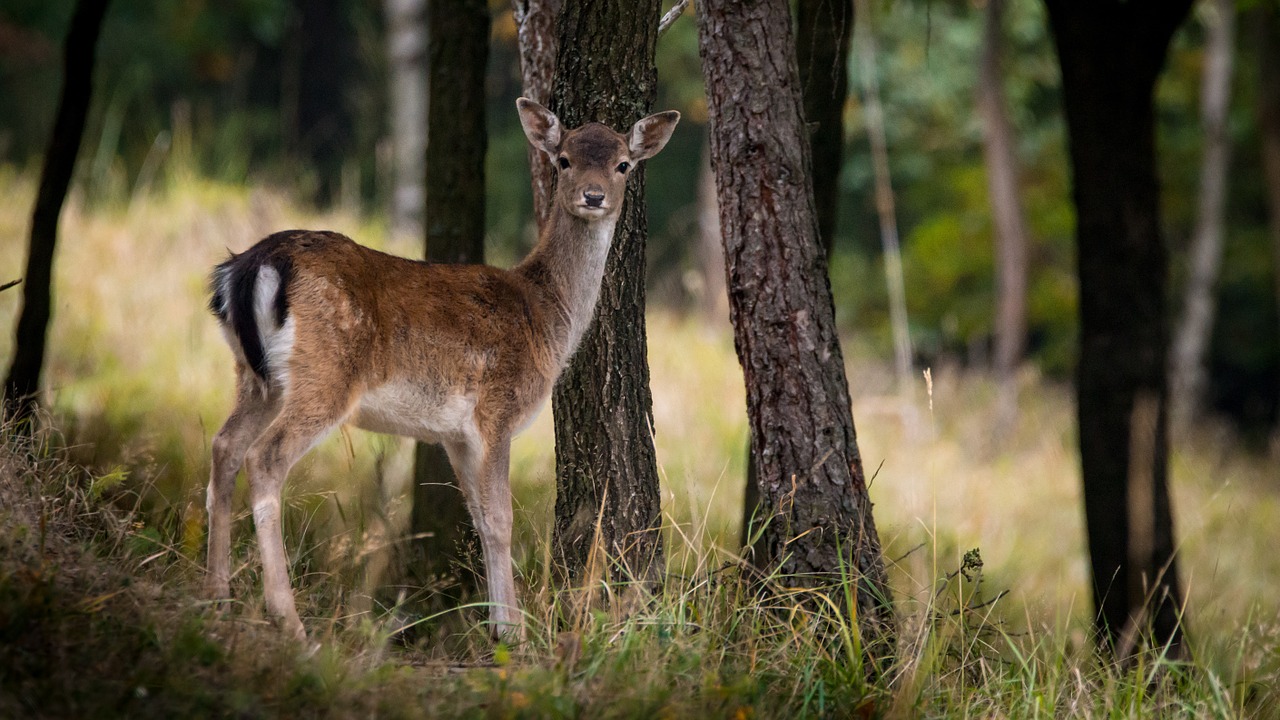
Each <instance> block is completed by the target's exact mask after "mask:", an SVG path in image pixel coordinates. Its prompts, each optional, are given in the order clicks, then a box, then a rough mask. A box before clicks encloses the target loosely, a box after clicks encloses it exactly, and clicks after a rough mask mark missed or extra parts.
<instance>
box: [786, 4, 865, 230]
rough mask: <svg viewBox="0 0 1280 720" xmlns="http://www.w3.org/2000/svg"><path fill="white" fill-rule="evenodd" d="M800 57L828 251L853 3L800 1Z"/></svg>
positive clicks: (841, 145)
mask: <svg viewBox="0 0 1280 720" xmlns="http://www.w3.org/2000/svg"><path fill="white" fill-rule="evenodd" d="M796 11H797V17H796V59H797V61H798V63H799V65H800V87H801V94H802V96H803V97H804V119H805V122H806V123H808V124H809V131H810V135H809V143H810V146H811V147H812V149H813V152H812V153H811V156H812V158H813V204H814V212H815V213H816V214H817V217H818V237H819V238H820V239H821V240H822V247H823V249H824V250H825V251H826V253H827V255H830V254H831V248H832V246H833V245H834V244H835V238H836V211H837V210H838V209H839V203H838V202H837V200H838V198H839V191H840V168H841V166H842V165H843V164H844V163H843V161H844V104H845V99H846V98H847V97H848V94H849V38H850V36H852V35H853V3H852V2H850V1H849V0H800V2H799V3H797V7H796Z"/></svg>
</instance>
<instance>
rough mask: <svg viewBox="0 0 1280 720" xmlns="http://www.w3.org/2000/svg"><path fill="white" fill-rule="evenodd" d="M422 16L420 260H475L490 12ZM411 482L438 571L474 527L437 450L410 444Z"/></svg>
mask: <svg viewBox="0 0 1280 720" xmlns="http://www.w3.org/2000/svg"><path fill="white" fill-rule="evenodd" d="M426 12H427V147H426V152H427V157H426V163H427V166H426V198H425V200H426V212H425V215H426V217H425V227H426V257H427V260H428V261H431V262H441V263H482V262H484V210H485V208H484V155H485V150H486V147H487V145H488V137H487V135H486V130H485V82H484V81H485V66H486V64H487V61H488V56H489V9H488V6H487V5H486V3H485V2H484V0H427V3H426ZM413 480H414V491H413V517H412V521H411V527H412V529H413V532H414V533H415V534H427V535H428V537H425V538H422V539H420V540H419V541H417V546H418V548H419V549H420V551H421V553H422V558H420V559H418V560H419V562H420V563H425V564H422V565H420V567H421V568H423V569H424V570H425V571H426V573H436V574H445V573H447V572H448V571H449V569H450V567H451V566H454V565H456V564H457V561H458V560H460V559H461V558H460V557H459V551H460V548H461V547H462V546H463V545H464V544H466V543H468V542H469V541H471V539H472V538H473V536H474V530H473V529H472V525H471V519H470V516H469V515H468V513H467V510H466V504H465V502H464V501H463V498H462V493H461V492H460V491H459V490H458V486H457V480H456V478H455V477H454V474H453V469H452V467H451V466H450V465H449V459H448V457H447V456H446V455H445V452H444V449H443V448H441V447H440V446H439V445H425V444H419V445H418V446H417V454H416V456H415V457H414V478H413ZM459 580H460V581H461V582H462V584H463V585H464V586H470V585H471V584H472V583H473V582H474V578H472V577H471V576H470V575H469V574H464V575H463V576H462V577H460V578H459Z"/></svg>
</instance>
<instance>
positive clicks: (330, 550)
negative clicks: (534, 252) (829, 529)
mask: <svg viewBox="0 0 1280 720" xmlns="http://www.w3.org/2000/svg"><path fill="white" fill-rule="evenodd" d="M31 185H32V183H31V179H30V178H29V177H27V176H25V175H19V174H15V173H13V172H12V171H6V170H3V169H0V193H3V194H4V196H5V197H7V198H8V199H9V202H7V203H6V204H5V209H0V281H3V280H5V279H10V278H16V277H19V276H20V274H21V272H22V268H21V262H22V258H23V257H24V252H23V248H22V242H23V239H24V238H25V229H26V222H27V218H26V214H25V212H26V211H25V209H26V208H29V207H30V198H31ZM285 227H315V228H325V229H334V230H339V231H342V232H346V233H347V234H349V235H351V236H352V237H355V238H357V239H358V240H360V241H362V242H366V243H368V244H372V245H375V246H377V247H381V248H383V249H387V250H389V251H392V252H398V253H401V254H406V255H412V254H416V248H415V242H414V241H413V240H412V239H407V238H393V237H390V234H389V233H388V232H387V231H386V228H385V227H382V226H380V225H378V224H377V223H375V222H372V221H369V220H367V219H363V218H361V217H360V216H359V215H358V214H356V213H354V212H344V211H341V210H338V211H334V212H329V213H323V214H321V213H316V212H313V211H306V210H303V209H301V208H300V207H298V206H296V205H294V204H292V203H290V202H289V201H288V200H287V199H286V198H284V197H283V196H280V195H276V194H273V193H271V192H269V191H263V190H253V191H250V190H245V189H242V188H234V187H229V186H225V185H219V184H215V183H209V182H205V181H202V180H200V179H198V178H196V177H194V176H192V177H186V178H180V181H178V182H171V183H169V185H168V187H167V188H166V189H164V190H162V191H156V192H154V193H151V192H148V193H142V194H140V195H139V196H138V197H136V198H134V199H133V201H131V202H129V203H123V204H121V203H116V204H108V203H98V204H95V206H94V207H93V208H92V210H91V211H90V210H88V209H86V203H85V202H84V201H83V199H82V198H78V197H73V198H72V201H71V203H70V204H69V206H68V209H67V211H66V212H65V213H64V219H63V226H62V233H61V245H60V248H59V255H58V266H57V272H56V294H55V307H56V316H55V319H54V325H53V327H52V330H51V335H50V342H51V345H50V357H49V358H48V360H47V363H46V367H47V372H48V379H47V384H48V386H49V387H50V388H51V397H52V399H53V403H52V406H51V411H50V416H49V418H48V422H49V425H50V427H51V428H52V429H51V430H50V431H49V432H47V433H45V434H42V435H39V436H38V440H37V441H35V442H33V443H23V442H20V441H17V440H15V439H13V438H10V439H9V440H8V441H7V442H6V444H5V445H4V447H3V449H0V717H11V716H12V717H28V716H30V717H34V716H47V717H108V716H127V717H172V716H226V715H233V716H238V717H275V716H299V717H309V716H317V715H327V716H337V717H374V716H376V717H544V716H550V717H581V718H596V717H655V716H657V717H733V718H748V717H761V718H763V717H831V716H835V717H849V716H855V717H859V716H861V717H879V716H885V717H918V716H976V717H1004V716H1013V717H1038V716H1051V717H1109V718H1110V717H1170V716H1185V717H1240V716H1252V717H1277V716H1280V601H1278V600H1277V599H1276V597H1277V596H1276V588H1278V587H1280V553H1277V552H1276V548H1277V545H1276V540H1275V538H1276V534H1275V528H1276V527H1277V526H1280V485H1278V484H1277V483H1280V464H1278V463H1277V460H1276V459H1275V456H1274V455H1269V454H1268V452H1267V449H1266V448H1265V447H1252V446H1249V445H1248V444H1247V443H1245V442H1243V441H1242V440H1240V439H1239V438H1237V437H1236V436H1235V435H1234V434H1233V433H1232V432H1231V431H1230V430H1229V429H1227V428H1225V427H1224V426H1221V425H1218V424H1215V423H1206V424H1204V425H1201V426H1199V427H1197V428H1196V432H1195V433H1194V435H1192V436H1191V437H1189V438H1187V439H1186V440H1184V441H1181V442H1179V443H1178V444H1177V445H1176V447H1175V449H1174V453H1173V459H1172V466H1171V484H1172V489H1173V494H1174V511H1175V521H1176V531H1177V537H1178V540H1179V546H1178V552H1179V556H1178V557H1179V562H1180V563H1181V565H1180V570H1181V572H1182V575H1183V578H1184V580H1185V584H1186V591H1187V602H1186V611H1185V618H1186V625H1187V628H1188V632H1189V638H1190V649H1191V655H1190V659H1188V660H1174V659H1172V658H1168V657H1165V656H1164V655H1163V654H1162V653H1160V652H1159V651H1158V650H1157V651H1153V652H1151V653H1149V654H1147V655H1144V656H1142V657H1141V658H1140V659H1139V660H1138V661H1137V662H1135V663H1133V664H1132V665H1130V666H1128V667H1126V668H1117V667H1115V666H1112V665H1109V664H1107V663H1104V662H1102V661H1100V660H1099V659H1098V658H1097V657H1096V655H1095V654H1094V653H1093V652H1092V649H1091V648H1092V647H1093V644H1092V638H1091V637H1090V635H1089V627H1090V624H1089V614H1090V599H1089V593H1088V590H1087V577H1088V576H1087V566H1086V564H1085V542H1084V535H1083V527H1082V511H1081V505H1080V490H1079V479H1078V473H1079V470H1078V457H1077V455H1076V451H1075V436H1074V429H1073V422H1074V413H1073V411H1072V405H1071V401H1070V395H1069V388H1067V387H1065V386H1064V385H1062V384H1060V383H1055V382H1051V381H1048V380H1045V379H1043V378H1040V377H1038V376H1037V375H1036V373H1035V372H1034V370H1031V369H1027V370H1026V371H1024V373H1023V375H1022V377H1021V378H1020V380H1019V382H1020V399H1019V416H1018V422H1017V423H1016V425H1015V426H1014V427H1013V429H1012V430H1011V431H1010V432H1008V433H1005V434H1003V436H1001V435H1000V434H998V433H997V432H996V431H995V430H994V428H995V427H996V426H997V423H996V415H997V412H996V391H995V387H994V385H993V384H992V383H991V382H990V381H989V379H988V378H987V377H985V376H984V375H982V374H981V373H977V372H970V371H966V370H964V369H962V368H959V367H957V366H954V365H946V366H941V367H934V368H930V371H931V379H932V380H931V383H930V384H929V385H928V386H926V383H925V381H924V379H923V377H922V378H921V379H920V382H919V384H918V387H917V388H916V394H915V397H914V398H912V399H911V401H910V402H909V403H908V404H906V405H904V402H903V401H902V400H901V399H900V398H899V397H898V396H897V395H896V394H894V392H893V390H892V388H893V387H894V380H893V377H892V375H891V369H890V367H889V365H888V363H886V362H885V360H884V359H883V358H880V357H878V356H877V355H876V353H875V352H874V351H873V349H872V346H871V345H870V344H868V343H864V342H861V341H860V340H859V338H858V333H857V328H856V324H855V323H849V325H848V328H849V329H850V331H851V333H850V334H849V335H847V336H846V339H845V353H846V359H847V361H848V372H849V378H850V387H851V393H852V395H853V409H854V417H855V420H856V421H857V424H858V431H859V436H858V439H859V446H860V449H861V452H862V456H863V460H864V463H865V465H866V469H867V474H868V477H873V478H874V479H873V482H872V488H871V494H872V498H873V500H874V501H875V503H876V505H875V512H876V521H877V524H878V526H879V530H880V534H881V538H882V540H883V542H884V546H885V555H886V558H887V559H888V561H889V562H890V564H891V576H892V584H893V587H894V592H895V602H896V606H897V613H898V618H899V624H900V628H901V633H900V639H899V643H898V646H897V648H896V650H895V652H894V654H893V660H892V662H891V663H890V664H889V666H888V667H887V668H886V670H885V671H884V672H883V673H881V674H879V675H875V676H873V677H869V673H868V672H867V670H866V668H863V667H862V666H861V664H860V660H859V658H860V653H859V652H858V639H857V637H856V634H855V633H853V632H851V628H849V627H848V626H847V625H845V624H843V621H841V620H840V619H839V615H838V613H837V614H834V615H832V616H824V615H822V614H821V613H819V614H814V613H812V612H809V611H806V610H803V609H800V606H799V605H798V604H797V603H796V602H795V600H794V598H792V599H788V598H787V597H785V596H772V595H766V596H759V595H756V594H754V593H753V592H752V591H751V590H750V588H748V587H746V586H745V585H744V584H743V583H742V582H739V579H738V575H737V572H736V569H735V568H736V562H737V560H738V557H737V553H736V549H737V547H738V537H737V536H738V527H739V522H740V518H741V508H742V499H741V495H742V488H741V485H742V480H741V478H742V477H743V466H744V452H745V444H746V443H745V438H746V420H745V411H744V409H743V389H742V376H741V373H740V371H739V369H738V366H737V362H736V359H735V357H734V354H733V345H732V338H731V334H730V332H729V329H728V327H727V325H725V324H724V323H714V322H710V321H708V320H706V319H704V318H701V317H696V316H688V315H682V314H679V313H676V312H674V311H665V310H655V311H652V312H651V313H650V316H649V340H650V364H651V374H652V382H653V394H654V416H655V427H656V437H655V442H656V445H657V450H658V459H659V465H660V474H661V478H662V482H663V503H664V522H665V526H666V538H667V541H668V547H669V556H670V560H669V566H668V577H667V580H666V583H665V585H664V586H663V588H662V590H661V591H660V592H659V593H658V595H657V596H656V597H652V598H649V599H648V601H646V602H642V603H638V604H637V603H635V602H633V601H631V600H629V599H627V598H631V597H632V594H630V593H611V592H609V591H606V590H603V589H601V586H600V585H599V584H598V583H597V584H588V585H587V587H586V588H585V589H582V588H580V589H564V588H561V587H559V586H558V585H557V583H555V582H554V581H552V580H551V579H550V577H551V573H550V572H549V570H548V567H547V566H548V563H547V561H546V557H547V555H548V554H549V552H548V547H549V538H548V533H549V528H550V516H551V508H552V504H553V493H554V450H553V443H552V431H551V425H550V412H549V410H544V412H543V413H542V415H541V416H540V417H539V419H538V420H537V421H535V423H534V425H533V426H532V427H531V428H530V429H529V430H528V431H526V433H525V434H524V435H522V436H521V437H520V438H519V439H518V440H517V442H516V444H515V446H514V448H513V460H512V469H513V486H514V491H515V495H516V516H517V524H518V527H517V540H516V545H517V547H518V548H519V550H518V551H517V561H518V564H519V567H520V574H521V577H520V585H522V587H523V588H524V600H525V602H526V606H527V610H528V613H529V621H528V622H529V637H528V639H527V640H526V641H525V642H524V643H521V644H515V645H512V646H507V645H501V644H497V645H495V644H494V643H493V642H491V641H490V640H488V639H487V636H486V635H485V632H484V629H483V627H481V626H480V621H481V620H482V618H483V616H484V607H483V605H482V603H480V602H473V598H470V597H464V598H463V599H462V601H461V606H458V605H457V604H456V603H455V602H453V601H443V600H441V597H440V595H439V594H438V593H435V592H434V589H431V588H429V589H427V590H423V589H421V587H420V585H418V586H415V585H414V584H413V583H411V582H408V581H406V580H405V578H406V573H407V569H406V568H405V567H403V565H404V561H403V559H402V557H401V555H400V553H398V552H397V550H398V548H401V547H403V546H404V544H405V542H404V536H405V533H406V527H405V526H406V522H407V518H406V515H407V512H406V507H405V504H406V498H405V494H406V492H405V491H406V484H407V477H408V474H409V467H410V464H411V449H410V445H409V444H408V443H406V442H404V441H401V440H397V439H394V438H386V437H381V436H376V435H371V434H366V433H363V432H360V431H355V430H351V431H344V432H342V433H338V434H336V435H335V437H334V438H331V439H330V440H329V441H327V442H325V443H324V444H322V445H321V446H320V447H319V448H318V449H317V450H316V451H314V452H313V453H312V454H311V455H310V456H309V457H308V458H307V459H305V460H304V461H303V462H302V463H300V464H299V467H298V468H297V469H295V471H294V473H293V475H292V476H291V484H290V487H289V489H288V490H287V491H286V504H287V506H288V510H287V514H286V515H287V516H286V526H287V533H288V537H287V539H286V543H287V545H288V546H289V548H290V549H291V551H292V556H291V559H292V561H293V564H294V575H295V577H296V578H297V580H296V581H295V586H296V587H297V589H298V593H297V594H298V597H299V603H300V607H301V610H302V613H303V616H304V620H305V622H306V624H307V627H308V631H309V632H310V633H311V635H312V637H313V639H314V641H315V644H314V645H311V646H308V647H297V646H294V645H292V644H290V643H287V642H284V641H282V640H281V639H280V638H279V637H278V634H277V633H276V632H275V630H274V628H273V627H272V626H271V625H270V624H269V623H268V622H266V621H265V620H264V619H263V610H262V603H261V597H260V585H259V584H258V583H257V581H258V570H257V563H256V557H255V550H254V547H253V542H252V529H251V525H252V523H251V521H250V519H249V515H248V512H247V510H246V505H245V503H244V494H245V490H244V487H243V481H241V485H242V486H241V487H240V488H239V489H238V491H237V500H236V503H237V505H236V507H237V510H238V513H239V514H238V518H237V527H236V535H235V542H236V558H235V562H236V568H235V570H236V577H235V580H234V583H233V584H234V589H235V591H236V594H237V601H236V602H235V603H234V604H233V605H232V606H231V607H214V606H211V605H209V604H208V603H206V602H205V601H203V600H202V599H201V596H200V592H199V588H200V575H201V563H202V562H203V548H202V544H203V533H204V518H203V485H204V483H205V481H206V476H207V472H208V443H209V438H210V437H211V436H212V434H213V432H214V431H215V430H216V428H217V426H218V424H219V423H220V422H221V421H222V419H223V417H224V415H225V413H226V412H227V411H228V409H229V406H230V399H231V384H232V373H231V359H230V354H229V351H228V350H227V349H226V347H225V345H224V344H223V342H222V340H221V338H220V336H219V334H218V331H217V329H216V327H215V326H214V323H213V321H212V319H211V318H210V317H209V315H208V313H207V312H206V310H205V276H206V273H207V271H208V269H209V268H210V267H211V265H212V264H213V263H215V262H217V261H219V260H220V259H222V258H223V257H225V255H226V252H227V250H228V249H231V250H237V251H238V250H241V249H243V248H245V247H246V246H247V245H248V244H250V243H251V242H253V241H254V240H255V239H257V238H259V237H262V236H263V235H265V234H267V233H268V232H270V231H272V230H276V229H281V228H285ZM507 261H509V258H508V259H499V260H498V264H505V262H507ZM18 295H19V294H18V292H16V291H14V290H10V291H8V292H5V293H2V294H0V323H2V324H3V325H4V326H5V327H12V325H13V323H14V321H15V319H16V312H17V306H18ZM10 343H11V338H10V336H9V335H8V334H7V333H6V334H5V335H4V336H3V337H0V357H5V358H7V357H9V355H10V352H11V347H10ZM904 408H905V409H904ZM3 430H4V434H5V435H6V436H9V432H8V430H9V429H8V428H6V429H3ZM972 549H979V551H980V555H981V561H982V565H981V567H980V568H979V567H978V566H976V565H975V564H974V563H973V561H972V559H973V556H972V555H970V556H969V558H970V561H969V562H968V563H966V562H965V557H966V553H967V552H968V551H970V550H972ZM962 568H963V569H964V572H963V573H962V572H961V570H962ZM406 626H409V627H407V628H406Z"/></svg>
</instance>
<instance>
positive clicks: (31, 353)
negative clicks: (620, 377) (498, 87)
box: [3, 0, 108, 427]
mask: <svg viewBox="0 0 1280 720" xmlns="http://www.w3.org/2000/svg"><path fill="white" fill-rule="evenodd" d="M107 5H108V2H107V0H79V1H78V2H77V3H76V7H75V12H74V13H73V14H72V16H71V25H70V27H69V28H68V29H67V39H66V42H65V44H64V45H63V55H62V57H63V77H64V80H63V83H62V95H61V97H60V98H59V99H58V111H57V116H56V119H55V120H54V125H53V133H52V135H50V136H49V147H48V149H47V150H46V151H45V156H44V168H43V170H42V171H41V173H40V186H39V189H38V190H37V191H36V205H35V209H34V210H33V211H32V213H31V240H30V244H29V246H28V254H27V271H26V275H25V276H24V280H25V282H23V284H22V314H21V315H20V316H19V318H18V330H17V334H16V337H15V339H14V351H13V364H12V365H10V366H9V373H8V376H7V377H6V378H5V381H4V398H3V399H4V401H5V412H6V414H11V415H12V416H13V417H16V418H19V419H21V418H25V417H27V416H29V415H30V413H31V412H32V411H33V410H34V408H35V404H36V401H37V395H38V393H39V392H40V371H41V368H43V366H44V354H45V340H46V335H47V333H48V329H49V318H50V315H51V314H52V309H53V304H52V285H53V254H54V246H55V245H56V244H57V242H58V218H59V216H61V215H62V203H63V202H64V201H65V200H66V197H67V188H69V187H70V186H71V175H72V172H73V171H74V170H75V165H76V156H77V155H78V154H79V152H80V141H81V139H82V137H83V135H84V125H85V118H86V117H87V116H88V114H89V103H90V100H91V99H92V96H93V66H94V62H95V60H96V57H97V50H98V35H99V34H100V33H101V31H102V18H103V16H104V15H105V14H106V11H107ZM24 427H25V425H24Z"/></svg>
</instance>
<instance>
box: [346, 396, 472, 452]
mask: <svg viewBox="0 0 1280 720" xmlns="http://www.w3.org/2000/svg"><path fill="white" fill-rule="evenodd" d="M432 390H433V389H432V388H427V387H423V386H422V385H418V384H414V383H407V382H390V383H387V384H385V385H382V386H379V387H377V388H374V389H373V390H370V391H368V392H366V393H365V394H364V396H363V397H361V398H360V402H359V404H358V405H357V408H356V412H355V415H354V418H353V420H352V423H353V424H354V425H355V426H356V427H360V428H363V429H365V430H372V431H373V432H382V433H390V434H392V435H404V436H407V437H412V438H418V439H420V440H427V441H434V440H442V439H460V438H461V437H463V436H465V435H467V433H468V431H469V430H470V429H472V428H474V427H475V409H476V398H475V396H474V395H468V394H465V393H447V394H445V393H440V392H438V391H437V392H433V391H432Z"/></svg>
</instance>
